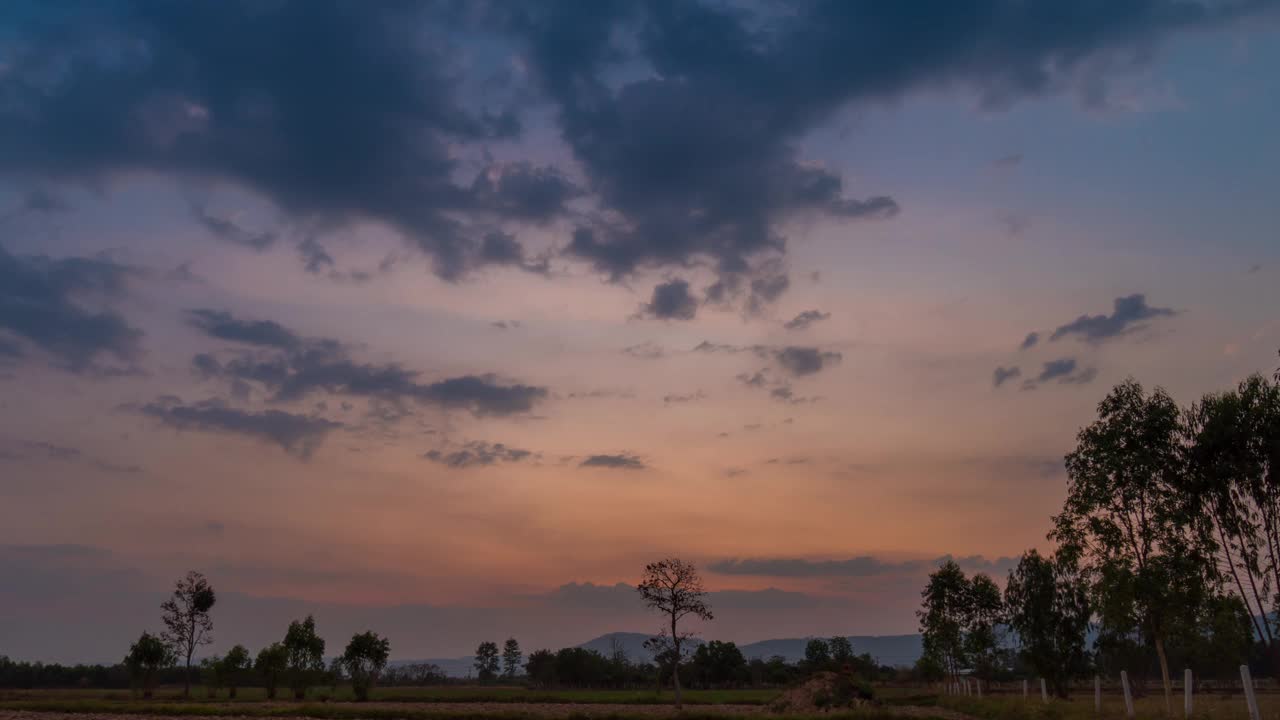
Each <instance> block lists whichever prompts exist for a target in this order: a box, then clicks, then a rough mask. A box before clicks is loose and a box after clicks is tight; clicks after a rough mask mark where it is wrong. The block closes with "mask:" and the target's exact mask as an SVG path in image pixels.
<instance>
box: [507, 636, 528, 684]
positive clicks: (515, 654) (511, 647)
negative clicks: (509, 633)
mask: <svg viewBox="0 0 1280 720" xmlns="http://www.w3.org/2000/svg"><path fill="white" fill-rule="evenodd" d="M522 660H524V653H522V652H520V643H518V642H516V639H515V638H507V642H506V643H505V644H503V646H502V676H503V677H505V678H506V679H508V680H514V679H515V677H516V673H518V672H520V663H521V661H522Z"/></svg>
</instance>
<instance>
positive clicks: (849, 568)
mask: <svg viewBox="0 0 1280 720" xmlns="http://www.w3.org/2000/svg"><path fill="white" fill-rule="evenodd" d="M949 560H954V561H955V562H956V563H957V564H958V565H960V566H961V567H962V568H963V569H965V570H967V571H969V572H975V571H977V572H987V573H991V572H996V573H1000V572H1002V571H1003V572H1007V571H1008V569H1009V568H1011V567H1013V564H1014V563H1015V559H1014V558H1010V557H999V558H994V559H989V558H987V557H985V556H983V555H969V556H965V557H952V556H951V555H943V556H941V557H938V558H935V559H933V560H902V561H886V560H881V559H880V558H877V557H874V556H871V555H858V556H854V557H850V558H846V559H842V560H815V559H809V558H796V557H774V558H729V559H725V560H719V561H717V562H713V563H711V564H710V565H708V566H707V570H708V571H710V572H713V573H716V574H719V575H744V576H757V577H777V578H782V577H789V578H809V577H855V578H856V577H875V576H882V575H894V574H903V573H907V574H921V573H925V572H927V571H929V570H931V569H933V568H935V567H937V566H939V565H941V564H943V563H945V562H947V561H949Z"/></svg>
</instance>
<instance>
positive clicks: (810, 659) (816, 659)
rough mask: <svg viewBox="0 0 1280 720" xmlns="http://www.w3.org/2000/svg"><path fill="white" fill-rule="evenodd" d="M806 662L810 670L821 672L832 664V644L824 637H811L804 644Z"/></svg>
mask: <svg viewBox="0 0 1280 720" xmlns="http://www.w3.org/2000/svg"><path fill="white" fill-rule="evenodd" d="M804 664H805V665H806V666H807V667H808V669H809V672H820V671H822V670H826V669H827V668H828V667H829V666H830V665H831V646H829V645H827V641H826V640H823V639H822V638H809V642H807V643H805V644H804Z"/></svg>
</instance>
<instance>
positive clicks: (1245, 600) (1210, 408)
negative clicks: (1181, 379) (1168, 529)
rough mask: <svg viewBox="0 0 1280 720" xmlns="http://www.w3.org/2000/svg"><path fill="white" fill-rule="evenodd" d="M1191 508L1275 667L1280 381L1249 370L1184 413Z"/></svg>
mask: <svg viewBox="0 0 1280 720" xmlns="http://www.w3.org/2000/svg"><path fill="white" fill-rule="evenodd" d="M1183 433H1184V438H1183V449H1184V453H1185V466H1186V467H1187V470H1188V472H1187V473H1186V476H1187V482H1186V483H1184V484H1183V485H1182V490H1183V495H1182V497H1183V499H1184V501H1185V502H1186V504H1187V505H1188V506H1189V507H1190V510H1189V514H1190V515H1191V516H1192V517H1194V518H1196V519H1197V520H1198V527H1199V528H1200V530H1201V535H1200V539H1201V541H1202V542H1203V543H1204V544H1205V546H1206V547H1207V548H1208V552H1209V553H1211V554H1212V556H1213V557H1214V559H1215V560H1216V563H1214V566H1213V570H1215V571H1217V574H1218V575H1219V577H1220V578H1221V579H1222V580H1223V582H1224V585H1225V587H1226V588H1227V589H1228V592H1231V593H1232V594H1233V595H1235V596H1236V598H1238V599H1239V601H1240V603H1242V604H1243V606H1244V612H1245V616H1246V617H1247V618H1249V623H1250V624H1251V625H1252V626H1253V633H1254V635H1255V636H1256V637H1257V639H1258V642H1259V643H1261V645H1262V647H1263V650H1264V652H1265V654H1266V656H1267V659H1268V663H1269V665H1270V667H1271V669H1272V671H1273V672H1274V671H1280V627H1277V613H1278V612H1280V606H1278V605H1277V594H1276V593H1277V591H1280V383H1273V382H1270V381H1268V380H1267V379H1266V378H1264V377H1262V376H1261V375H1253V376H1250V377H1249V378H1247V379H1245V380H1244V381H1243V382H1241V383H1240V384H1239V385H1238V386H1237V387H1236V389H1235V390H1232V391H1229V392H1225V393H1219V394H1210V395H1205V396H1204V398H1203V399H1201V401H1200V402H1198V403H1196V404H1195V405H1192V406H1191V408H1189V409H1188V410H1187V412H1186V413H1185V414H1184V424H1183Z"/></svg>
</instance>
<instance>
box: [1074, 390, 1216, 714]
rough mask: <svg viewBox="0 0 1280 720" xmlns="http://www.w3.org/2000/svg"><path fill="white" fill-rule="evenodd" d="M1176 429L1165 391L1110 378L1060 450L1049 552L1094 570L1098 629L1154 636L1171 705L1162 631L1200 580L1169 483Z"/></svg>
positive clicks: (1168, 706) (1175, 461)
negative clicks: (1063, 467)
mask: <svg viewBox="0 0 1280 720" xmlns="http://www.w3.org/2000/svg"><path fill="white" fill-rule="evenodd" d="M1178 437H1179V411H1178V406H1177V404H1176V403H1174V401H1173V399H1172V398H1171V397H1169V395H1168V393H1166V392H1165V391H1164V390H1162V389H1160V388H1157V389H1156V390H1154V391H1153V392H1151V393H1150V394H1148V393H1146V392H1145V391H1144V390H1143V388H1142V386H1141V385H1140V384H1138V383H1137V382H1136V381H1133V380H1128V381H1126V382H1124V383H1121V384H1120V385H1117V386H1116V387H1115V388H1114V389H1113V390H1112V391H1111V392H1110V393H1109V394H1108V395H1107V397H1106V398H1105V399H1103V401H1102V402H1101V403H1099V405H1098V420H1097V421H1095V422H1094V423H1093V424H1091V425H1090V426H1089V427H1087V428H1084V429H1083V430H1081V431H1080V434H1079V436H1078V441H1077V446H1076V449H1075V450H1074V451H1073V452H1072V453H1071V454H1070V455H1068V456H1067V474H1068V477H1069V480H1070V482H1069V487H1068V490H1067V499H1066V502H1065V503H1064V505H1063V508H1062V513H1061V514H1060V515H1058V516H1056V517H1055V518H1054V529H1053V532H1052V533H1050V538H1051V539H1054V540H1057V541H1058V542H1059V553H1062V554H1065V555H1066V556H1067V557H1069V558H1072V559H1076V558H1079V559H1081V560H1083V564H1082V567H1083V568H1084V569H1085V571H1086V572H1088V573H1089V574H1090V575H1091V576H1092V577H1093V578H1094V581H1095V582H1094V588H1095V592H1096V593H1097V594H1098V595H1099V602H1098V606H1099V608H1100V610H1101V611H1102V612H1101V613H1100V616H1101V620H1102V625H1103V628H1102V629H1103V632H1104V634H1106V633H1110V634H1112V635H1114V636H1117V637H1122V636H1124V635H1125V634H1128V633H1131V632H1137V634H1138V635H1139V636H1140V637H1141V638H1142V639H1143V640H1144V641H1149V642H1150V643H1152V644H1153V645H1154V647H1155V651H1156V656H1157V659H1158V661H1159V665H1160V675H1161V679H1162V680H1163V684H1164V694H1165V710H1166V712H1172V706H1173V704H1172V694H1173V686H1172V683H1171V682H1170V678H1169V661H1168V657H1167V653H1166V652H1165V640H1166V637H1167V636H1168V634H1169V632H1170V630H1171V628H1172V627H1173V625H1174V623H1175V618H1176V616H1177V615H1178V614H1179V613H1185V612H1187V611H1188V609H1191V608H1194V607H1195V605H1196V604H1197V601H1198V598H1197V597H1196V594H1197V591H1198V589H1201V588H1204V587H1206V586H1207V585H1208V584H1209V578H1206V577H1205V570H1206V569H1207V567H1208V563H1206V562H1205V561H1204V559H1203V558H1201V557H1199V556H1198V547H1199V546H1198V543H1195V542H1190V538H1188V536H1187V532H1186V531H1185V529H1186V528H1188V527H1190V526H1191V521H1192V518H1189V517H1188V516H1187V514H1186V510H1185V505H1184V504H1183V503H1181V502H1180V501H1179V497H1180V496H1179V493H1178V492H1177V490H1178V486H1179V482H1180V481H1179V480H1178V473H1179V471H1180V469H1181V465H1180V462H1179V457H1180V453H1179V444H1178ZM1171 590H1172V591H1173V592H1171ZM1119 620H1122V621H1123V623H1125V624H1129V625H1128V626H1127V627H1126V626H1125V624H1118V622H1117V621H1119Z"/></svg>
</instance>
